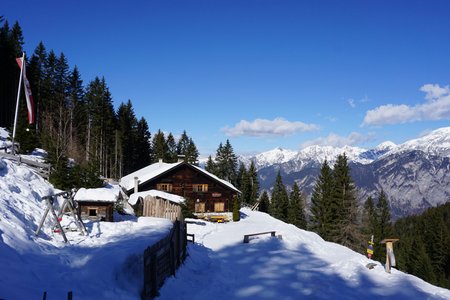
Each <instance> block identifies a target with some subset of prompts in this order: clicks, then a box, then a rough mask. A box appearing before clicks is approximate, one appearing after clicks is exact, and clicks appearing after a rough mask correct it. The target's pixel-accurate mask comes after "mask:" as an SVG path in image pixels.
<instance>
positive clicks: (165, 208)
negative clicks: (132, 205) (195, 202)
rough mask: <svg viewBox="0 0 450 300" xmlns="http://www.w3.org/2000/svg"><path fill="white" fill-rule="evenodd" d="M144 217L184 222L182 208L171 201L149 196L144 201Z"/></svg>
mask: <svg viewBox="0 0 450 300" xmlns="http://www.w3.org/2000/svg"><path fill="white" fill-rule="evenodd" d="M143 204H144V205H143V209H142V215H143V216H146V217H156V218H165V219H169V220H172V221H176V220H182V219H183V216H182V213H181V206H180V205H178V204H176V203H172V202H170V201H169V200H166V199H163V198H159V197H152V196H147V197H145V199H144V203H143Z"/></svg>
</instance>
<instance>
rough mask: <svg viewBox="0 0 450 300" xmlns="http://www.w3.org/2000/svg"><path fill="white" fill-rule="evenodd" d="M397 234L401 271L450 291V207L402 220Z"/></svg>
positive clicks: (399, 222)
mask: <svg viewBox="0 0 450 300" xmlns="http://www.w3.org/2000/svg"><path fill="white" fill-rule="evenodd" d="M393 231H394V234H395V235H396V236H398V237H399V238H400V241H399V242H398V243H397V244H396V250H395V253H396V257H397V264H398V268H399V269H400V270H402V271H405V272H408V273H410V274H413V275H416V276H418V277H420V278H422V279H424V280H426V281H428V282H430V283H432V284H435V285H439V286H442V287H445V288H450V203H446V204H444V205H441V206H438V207H435V208H430V209H428V210H427V211H426V212H425V213H423V214H422V215H420V216H411V217H407V218H404V219H401V220H398V221H397V222H396V223H395V224H394V228H393Z"/></svg>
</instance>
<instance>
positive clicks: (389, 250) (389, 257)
mask: <svg viewBox="0 0 450 300" xmlns="http://www.w3.org/2000/svg"><path fill="white" fill-rule="evenodd" d="M398 240H399V239H395V238H389V239H384V240H382V241H381V242H380V244H386V265H385V268H384V269H385V270H386V272H387V273H391V266H392V267H395V255H394V243H395V242H397V241H398Z"/></svg>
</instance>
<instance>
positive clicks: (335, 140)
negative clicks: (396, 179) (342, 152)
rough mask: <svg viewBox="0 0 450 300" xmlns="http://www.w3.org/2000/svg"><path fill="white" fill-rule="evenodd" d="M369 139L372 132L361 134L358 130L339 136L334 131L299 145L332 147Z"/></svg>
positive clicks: (356, 143)
mask: <svg viewBox="0 0 450 300" xmlns="http://www.w3.org/2000/svg"><path fill="white" fill-rule="evenodd" d="M371 140H373V134H372V133H369V134H368V135H363V134H361V133H358V132H352V133H350V134H349V135H348V136H340V135H337V134H335V133H330V134H329V135H328V136H327V137H319V138H317V139H314V140H310V141H306V142H304V143H303V144H302V145H301V146H300V148H306V147H309V146H313V145H318V146H333V147H344V146H356V145H359V144H362V143H365V142H368V141H371Z"/></svg>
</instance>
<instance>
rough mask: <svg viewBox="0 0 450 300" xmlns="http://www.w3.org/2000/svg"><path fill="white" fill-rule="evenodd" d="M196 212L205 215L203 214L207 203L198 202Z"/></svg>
mask: <svg viewBox="0 0 450 300" xmlns="http://www.w3.org/2000/svg"><path fill="white" fill-rule="evenodd" d="M195 212H196V213H203V212H205V203H204V202H197V203H195Z"/></svg>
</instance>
